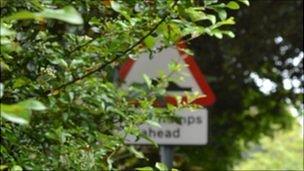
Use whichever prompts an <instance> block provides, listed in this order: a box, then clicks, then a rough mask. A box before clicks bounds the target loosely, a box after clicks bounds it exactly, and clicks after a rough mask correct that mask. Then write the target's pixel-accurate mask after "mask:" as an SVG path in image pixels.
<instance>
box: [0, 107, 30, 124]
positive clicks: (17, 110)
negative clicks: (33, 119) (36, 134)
mask: <svg viewBox="0 0 304 171" xmlns="http://www.w3.org/2000/svg"><path fill="white" fill-rule="evenodd" d="M30 115H31V111H30V110H29V109H27V108H25V107H24V106H22V105H19V104H14V105H6V104H1V117H3V118H4V119H6V120H8V121H11V122H14V123H18V124H28V123H29V120H30Z"/></svg>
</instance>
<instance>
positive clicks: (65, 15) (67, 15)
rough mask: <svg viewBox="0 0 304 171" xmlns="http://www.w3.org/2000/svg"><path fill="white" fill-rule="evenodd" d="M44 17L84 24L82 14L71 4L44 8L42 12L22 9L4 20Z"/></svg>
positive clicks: (38, 18)
mask: <svg viewBox="0 0 304 171" xmlns="http://www.w3.org/2000/svg"><path fill="white" fill-rule="evenodd" d="M44 18H49V19H57V20H61V21H65V22H68V23H71V24H83V19H82V17H81V15H80V14H79V13H78V12H77V11H76V10H75V8H73V7H71V6H66V7H64V8H63V9H56V10H54V9H44V10H43V11H42V12H38V13H33V12H29V11H21V12H18V13H15V14H13V15H11V16H9V17H5V18H4V19H3V20H24V19H36V20H41V19H44Z"/></svg>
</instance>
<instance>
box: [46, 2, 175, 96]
mask: <svg viewBox="0 0 304 171" xmlns="http://www.w3.org/2000/svg"><path fill="white" fill-rule="evenodd" d="M177 2H178V0H176V1H175V2H174V4H173V5H172V8H173V7H174V6H175V5H176V4H177ZM167 17H168V14H167V15H165V16H164V17H163V18H162V19H161V20H160V21H159V22H158V23H157V24H156V25H154V27H153V28H152V29H151V30H150V31H149V32H148V33H147V34H146V35H144V36H143V37H142V38H140V39H139V40H138V41H137V42H136V43H134V44H133V45H132V46H131V47H129V48H128V49H126V50H125V51H123V52H122V53H120V54H117V55H116V57H115V58H113V59H111V60H109V61H107V62H105V63H104V64H97V66H96V67H95V69H93V70H91V71H90V72H87V73H86V74H84V75H83V76H80V77H76V78H74V79H73V80H71V81H69V82H66V83H64V84H62V85H60V86H58V87H57V88H54V89H51V90H47V91H45V92H44V94H43V95H49V94H50V93H52V92H56V91H59V90H61V89H63V88H65V87H67V86H69V85H71V84H74V83H75V82H77V81H79V80H83V79H84V78H86V77H88V76H90V75H92V74H94V73H96V72H98V71H100V70H102V69H104V68H105V67H107V66H108V65H110V64H112V63H113V62H115V61H117V60H118V59H120V58H122V57H123V56H125V55H127V54H128V53H130V52H131V51H132V50H133V49H134V48H135V47H137V46H138V45H139V44H141V43H142V42H143V41H144V40H145V39H146V38H147V37H148V36H150V35H151V34H152V33H154V31H155V30H156V29H157V28H158V27H159V26H160V25H161V24H162V23H163V22H164V21H165V20H166V19H167ZM92 41H94V39H92ZM92 41H89V42H87V43H85V44H84V45H82V46H79V47H77V48H75V50H73V51H72V52H74V51H76V50H78V49H80V48H82V47H84V46H86V45H88V44H89V43H91V42H92Z"/></svg>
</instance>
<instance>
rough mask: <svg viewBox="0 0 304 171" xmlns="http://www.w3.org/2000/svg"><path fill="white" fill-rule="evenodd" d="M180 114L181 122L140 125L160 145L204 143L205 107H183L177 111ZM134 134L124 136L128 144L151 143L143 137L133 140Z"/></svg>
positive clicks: (206, 115)
mask: <svg viewBox="0 0 304 171" xmlns="http://www.w3.org/2000/svg"><path fill="white" fill-rule="evenodd" d="M177 115H178V116H181V124H177V123H160V125H161V127H160V128H159V127H155V126H151V125H148V124H144V125H141V126H140V128H141V130H142V132H143V133H144V134H146V135H147V136H148V137H150V138H151V139H153V140H154V141H155V142H156V143H157V144H160V145H204V144H207V141H208V131H207V130H208V112H207V109H197V110H193V111H190V110H189V109H183V110H181V111H180V112H178V113H177ZM135 140H136V138H135V137H134V136H131V135H129V136H128V137H127V138H126V143H128V144H146V145H148V144H151V143H150V142H149V141H147V140H145V139H139V140H138V141H135Z"/></svg>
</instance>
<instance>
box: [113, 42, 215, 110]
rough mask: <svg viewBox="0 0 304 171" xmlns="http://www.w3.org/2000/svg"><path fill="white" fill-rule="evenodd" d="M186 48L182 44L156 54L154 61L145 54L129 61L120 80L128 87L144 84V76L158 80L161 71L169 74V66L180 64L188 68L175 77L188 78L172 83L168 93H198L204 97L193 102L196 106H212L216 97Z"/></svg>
mask: <svg viewBox="0 0 304 171" xmlns="http://www.w3.org/2000/svg"><path fill="white" fill-rule="evenodd" d="M185 48H186V45H185V43H183V42H180V43H179V44H178V45H177V46H176V47H169V48H167V49H165V50H162V51H161V52H159V53H157V54H155V55H154V57H153V58H152V59H150V58H149V54H143V55H142V56H140V58H138V59H137V60H136V61H134V60H132V59H129V60H128V61H127V62H126V63H125V64H124V65H123V66H122V67H121V69H120V71H119V75H120V78H121V79H122V80H124V81H125V82H126V85H130V84H132V83H134V82H144V79H143V74H146V75H148V76H150V77H151V78H157V77H158V76H159V72H160V71H162V72H163V73H165V74H169V73H170V71H169V68H168V64H169V63H172V62H178V63H181V64H183V65H187V66H188V67H184V68H183V69H182V71H181V72H179V74H175V75H174V76H175V77H176V78H178V77H180V76H181V75H180V74H185V73H186V74H187V75H188V76H185V77H184V81H182V82H176V83H175V82H171V84H169V87H168V88H169V89H168V90H167V91H168V92H169V93H171V94H178V95H182V94H184V93H185V92H198V93H199V94H200V95H202V96H201V97H200V98H198V99H196V100H195V101H194V102H193V103H194V104H199V105H202V106H208V105H212V104H213V103H214V101H215V96H214V94H213V92H212V90H211V88H210V87H209V85H208V84H207V82H206V80H205V77H204V75H203V74H202V73H201V71H200V69H199V67H198V66H197V64H196V62H195V61H194V59H193V57H192V56H190V55H188V54H186V53H185V52H184V49H185ZM176 80H177V79H176ZM172 90H173V91H172ZM167 99H168V100H170V101H171V102H172V103H176V102H174V98H172V96H168V97H167Z"/></svg>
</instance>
